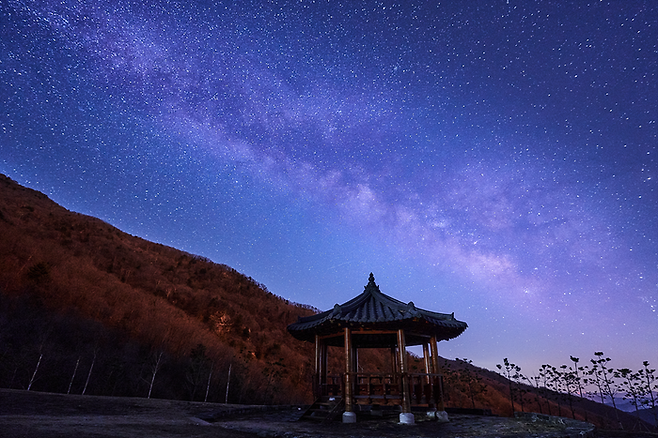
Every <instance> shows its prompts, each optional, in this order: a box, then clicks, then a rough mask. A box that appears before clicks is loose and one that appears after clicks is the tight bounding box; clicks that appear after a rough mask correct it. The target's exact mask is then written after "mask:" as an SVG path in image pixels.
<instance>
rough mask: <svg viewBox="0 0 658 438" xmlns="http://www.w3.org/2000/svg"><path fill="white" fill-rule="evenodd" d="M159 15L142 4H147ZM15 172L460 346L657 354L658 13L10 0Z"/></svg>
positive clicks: (166, 237)
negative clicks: (427, 320) (372, 297)
mask: <svg viewBox="0 0 658 438" xmlns="http://www.w3.org/2000/svg"><path fill="white" fill-rule="evenodd" d="M145 3H146V4H145ZM0 32H1V35H0V38H1V41H0V103H1V107H0V173H4V174H6V175H7V176H9V177H10V178H12V179H14V180H16V181H17V182H19V183H20V184H23V185H26V186H28V187H31V188H34V189H37V190H39V191H42V192H44V193H46V194H47V195H48V196H49V197H50V198H51V199H53V200H54V201H56V202H58V203H60V204H61V205H63V206H64V207H66V208H68V209H70V210H74V211H77V212H81V213H84V214H89V215H92V216H95V217H99V218H101V219H103V220H105V221H107V222H109V223H110V224H112V225H115V226H116V227H118V228H120V229H121V230H123V231H126V232H128V233H131V234H133V235H137V236H140V237H143V238H146V239H149V240H152V241H155V242H160V243H163V244H166V245H170V246H174V247H176V248H179V249H182V250H185V251H187V252H190V253H193V254H198V255H201V256H205V257H207V258H209V259H211V260H213V261H215V262H217V263H224V264H227V265H229V266H231V267H233V268H235V269H237V270H238V271H240V272H242V273H244V274H246V275H248V276H251V277H252V278H254V279H255V280H256V281H258V282H260V283H263V284H264V285H266V286H267V288H268V289H269V290H270V291H271V292H272V293H274V294H276V295H279V296H282V297H284V298H286V299H289V300H291V301H295V302H300V303H304V304H309V305H312V306H315V307H317V308H319V309H321V310H326V309H329V308H332V307H333V306H334V304H335V303H343V302H345V301H347V300H349V299H350V298H352V297H354V296H356V295H358V294H359V293H361V292H362V291H363V288H364V286H365V285H366V284H367V282H368V275H369V273H370V272H372V273H374V275H375V279H376V282H377V284H378V285H379V286H380V289H381V291H382V292H384V293H386V294H388V295H391V296H393V297H395V298H398V299H400V300H402V301H404V302H408V301H413V302H414V303H415V305H416V306H418V307H421V308H425V309H429V310H434V311H439V312H446V313H450V312H455V317H456V318H458V319H460V320H463V321H466V322H467V323H468V324H469V329H468V330H466V332H465V333H464V334H463V335H462V336H460V337H459V338H457V339H454V340H451V341H449V342H442V343H441V344H440V345H439V349H440V353H441V354H442V355H444V356H446V357H449V358H454V357H459V358H464V357H465V358H469V359H472V360H473V362H474V363H475V364H476V365H479V366H483V367H486V368H489V369H495V365H496V364H497V363H502V359H503V358H504V357H508V358H509V360H510V361H512V362H514V363H516V364H518V365H520V366H521V367H522V368H523V371H524V372H525V373H526V374H533V373H534V372H536V370H537V368H538V367H539V366H540V365H541V364H543V363H549V364H552V365H554V366H559V365H561V364H563V363H570V361H569V356H570V355H572V356H577V357H580V358H581V361H582V362H581V364H582V363H585V362H587V361H588V359H589V358H591V357H593V353H594V352H595V351H604V352H605V353H606V355H609V356H610V357H611V358H612V359H613V362H612V363H611V365H612V366H615V367H622V366H628V367H630V368H633V369H638V368H640V367H641V363H642V361H643V360H648V361H650V362H651V363H652V365H658V346H657V345H658V341H657V340H658V246H657V244H658V221H657V219H656V216H657V215H658V189H657V184H658V147H657V144H658V124H657V120H658V103H657V102H658V89H657V83H658V4H656V3H654V2H653V1H649V0H647V1H632V0H629V1H611V2H608V1H589V2H587V1H573V2H566V1H565V2H561V1H560V2H557V1H541V2H534V1H520V0H508V1H506V0H498V1H487V0H478V1H449V2H445V3H443V2H442V3H439V2H437V1H424V2H423V1H409V2H402V3H395V2H390V1H363V2H357V1H342V2H341V1H333V0H332V1H327V0H321V1H320V0H318V1H311V0H303V1H302V0H298V1H288V2H286V1H264V0H263V1H251V2H249V1H225V2H221V1H216V2H207V1H206V2H204V1H197V0H194V1H192V0H187V1H162V2H160V1H148V2H143V1H141V0H140V1H118V0H93V1H91V0H89V1H86V0H62V1H28V0H22V1H14V0H2V1H1V2H0Z"/></svg>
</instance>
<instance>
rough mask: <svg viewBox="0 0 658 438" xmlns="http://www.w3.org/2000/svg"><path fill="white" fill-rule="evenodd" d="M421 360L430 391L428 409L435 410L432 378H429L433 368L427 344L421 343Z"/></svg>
mask: <svg viewBox="0 0 658 438" xmlns="http://www.w3.org/2000/svg"><path fill="white" fill-rule="evenodd" d="M423 360H424V362H425V373H427V376H426V377H425V383H426V384H427V385H428V387H429V390H430V393H429V400H427V404H428V405H429V407H430V408H432V409H436V400H435V399H434V393H435V391H434V377H433V376H430V374H432V373H434V366H433V365H432V360H431V358H430V347H429V344H428V343H427V342H423Z"/></svg>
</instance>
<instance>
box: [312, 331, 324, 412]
mask: <svg viewBox="0 0 658 438" xmlns="http://www.w3.org/2000/svg"><path fill="white" fill-rule="evenodd" d="M313 379H314V380H313V391H314V392H315V393H314V394H313V395H314V396H315V398H316V399H318V398H320V397H321V396H322V341H321V340H320V336H318V335H315V373H314V374H313Z"/></svg>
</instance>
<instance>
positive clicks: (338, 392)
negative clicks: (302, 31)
mask: <svg viewBox="0 0 658 438" xmlns="http://www.w3.org/2000/svg"><path fill="white" fill-rule="evenodd" d="M442 378H443V376H442V375H441V374H428V373H407V374H398V373H391V374H381V373H352V379H351V380H352V381H353V382H354V387H353V388H352V396H353V398H354V402H355V403H360V404H400V403H401V401H402V379H408V381H409V392H410V394H409V401H410V403H411V404H412V405H421V406H422V405H432V404H436V403H438V402H439V399H440V396H441V390H442V383H443V382H442ZM313 381H314V382H315V385H314V388H313V389H314V392H315V394H316V397H318V398H319V397H323V396H324V397H332V396H343V395H344V391H343V387H344V382H345V374H331V375H327V376H326V380H325V381H324V382H320V381H319V379H318V376H315V378H314V380H313Z"/></svg>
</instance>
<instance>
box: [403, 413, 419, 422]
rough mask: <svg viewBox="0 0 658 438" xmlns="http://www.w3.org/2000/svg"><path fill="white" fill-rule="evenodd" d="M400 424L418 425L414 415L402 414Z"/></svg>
mask: <svg viewBox="0 0 658 438" xmlns="http://www.w3.org/2000/svg"><path fill="white" fill-rule="evenodd" d="M400 424H416V419H415V418H414V414H405V413H404V412H402V413H400Z"/></svg>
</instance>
